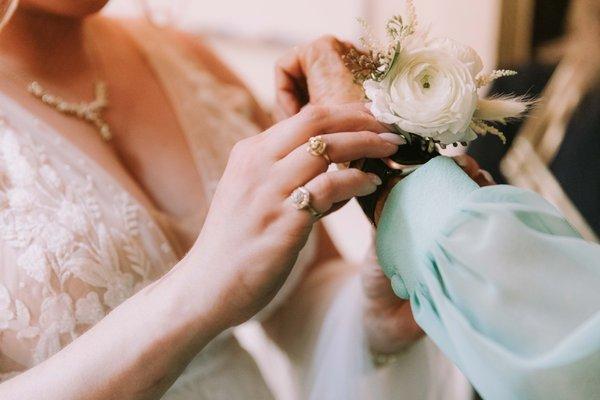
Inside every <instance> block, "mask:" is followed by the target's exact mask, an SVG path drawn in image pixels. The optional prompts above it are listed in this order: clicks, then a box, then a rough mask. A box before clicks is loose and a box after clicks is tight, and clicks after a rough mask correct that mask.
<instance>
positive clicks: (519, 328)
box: [377, 157, 600, 400]
mask: <svg viewBox="0 0 600 400" xmlns="http://www.w3.org/2000/svg"><path fill="white" fill-rule="evenodd" d="M598 206H599V207H600V204H599V205H598ZM377 247H378V255H379V258H380V262H381V265H382V266H383V268H384V270H385V272H386V274H387V275H388V276H389V277H390V278H391V280H392V286H393V288H394V291H395V292H396V294H398V295H399V296H400V297H403V298H409V299H410V300H411V304H412V309H413V313H414V316H415V319H416V321H417V322H418V323H419V325H420V326H421V327H422V328H423V329H424V330H425V332H426V333H427V334H428V335H429V337H430V338H431V339H432V340H433V341H434V342H435V343H436V344H437V345H438V346H439V347H440V348H441V349H442V350H443V351H444V352H445V353H446V355H447V356H448V357H449V358H451V359H452V361H453V362H454V363H456V364H457V366H458V367H459V368H460V369H461V370H462V371H463V373H464V374H465V375H466V376H467V378H468V379H469V380H470V381H471V383H472V384H473V386H475V388H476V389H477V390H478V391H479V392H480V393H481V395H482V396H483V398H484V399H486V400H495V399H498V400H507V399H528V400H529V399H540V400H541V399H544V400H549V399H569V400H575V399H586V400H588V399H600V246H599V245H597V244H593V243H589V242H586V241H585V240H583V239H582V238H581V237H580V236H579V235H578V233H577V232H576V231H575V230H574V229H573V228H571V226H570V225H569V224H568V223H567V222H566V221H565V219H564V218H563V217H562V216H561V215H560V213H559V212H558V211H557V210H556V209H555V208H554V207H552V206H551V205H550V204H548V203H547V202H546V201H545V200H543V199H542V198H541V197H540V196H538V195H537V194H535V193H532V192H529V191H525V190H521V189H517V188H514V187H511V186H493V187H487V188H479V187H478V185H476V184H475V183H474V182H473V181H471V180H470V179H469V178H468V177H467V175H466V174H465V173H464V172H463V171H462V170H461V169H460V168H459V167H458V166H456V164H455V163H454V162H453V161H452V160H451V159H447V158H444V157H439V158H436V159H434V160H432V161H430V162H429V163H428V164H426V165H424V166H423V167H421V168H420V169H419V170H417V171H416V172H414V173H413V174H411V175H410V176H409V177H408V178H406V179H404V180H403V181H402V182H401V183H399V184H398V185H396V187H394V189H393V191H392V193H391V194H390V196H389V198H388V200H387V202H386V205H385V208H384V211H383V214H382V217H381V219H380V222H379V228H378V233H377Z"/></svg>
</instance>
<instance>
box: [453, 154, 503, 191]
mask: <svg viewBox="0 0 600 400" xmlns="http://www.w3.org/2000/svg"><path fill="white" fill-rule="evenodd" d="M454 161H456V163H457V164H458V166H459V167H461V168H462V169H463V171H465V173H466V174H467V175H469V177H470V178H471V179H473V180H474V181H475V183H477V184H478V185H479V186H481V187H484V186H491V185H495V184H496V182H494V178H493V177H492V175H491V174H490V173H489V172H487V171H485V170H483V169H481V167H480V166H479V164H478V163H477V161H475V159H474V158H473V157H471V156H469V155H466V154H465V155H460V156H456V157H454Z"/></svg>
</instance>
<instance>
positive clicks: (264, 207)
mask: <svg viewBox="0 0 600 400" xmlns="http://www.w3.org/2000/svg"><path fill="white" fill-rule="evenodd" d="M384 131H385V127H383V126H382V125H381V124H379V123H378V122H377V121H376V120H375V119H374V118H373V116H372V115H370V114H369V113H368V112H367V110H366V109H365V108H364V105H363V104H361V103H356V104H346V105H340V106H330V107H324V106H321V107H316V106H309V107H305V108H304V109H303V110H302V112H300V113H299V114H297V115H295V116H294V117H292V118H289V119H287V120H284V121H282V122H280V123H278V124H276V125H274V126H273V127H272V128H270V129H268V130H267V131H265V132H263V133H262V134H260V135H257V136H255V137H251V138H248V139H246V140H243V141H241V142H240V143H238V144H237V145H236V146H235V148H234V149H233V151H232V152H231V155H230V160H229V163H228V165H227V168H226V170H225V173H224V175H223V178H222V180H221V182H220V183H219V186H218V188H217V191H216V193H215V196H214V199H213V202H212V205H211V208H210V210H209V213H208V215H207V218H206V222H205V224H204V228H203V230H202V232H201V234H200V236H199V238H198V241H197V242H196V244H195V245H194V247H193V249H192V250H191V254H190V256H191V257H194V259H198V260H202V262H201V263H200V264H198V265H203V266H211V267H210V268H211V274H213V275H214V276H212V277H211V282H212V284H213V287H215V293H219V298H220V299H227V301H226V302H224V301H218V299H215V303H216V307H217V308H219V309H220V310H219V311H220V312H219V315H222V316H231V317H228V319H227V320H226V321H225V322H226V323H227V325H229V326H231V325H235V324H237V323H240V322H243V321H244V320H246V319H248V318H250V317H252V315H254V314H255V313H256V312H257V311H259V310H260V309H261V308H262V307H264V306H265V305H266V304H267V303H268V302H269V301H270V300H271V299H272V297H273V296H274V295H275V293H276V292H277V291H278V289H279V288H280V286H281V284H282V283H283V282H284V281H285V279H286V277H287V275H288V273H289V272H290V269H291V268H292V266H293V265H294V262H295V260H296V258H297V256H298V253H299V251H300V250H301V249H302V247H303V246H304V245H305V243H306V240H307V239H308V235H309V233H310V231H311V228H312V226H313V224H314V223H315V222H316V221H317V220H318V218H320V217H321V216H322V215H327V214H328V213H331V212H333V211H334V210H336V209H337V208H339V207H340V206H341V205H343V204H344V203H345V202H347V201H348V200H350V199H352V198H353V197H355V196H364V195H367V194H370V193H373V192H374V191H375V190H376V188H377V186H378V185H380V184H381V181H380V179H379V178H378V177H377V176H375V175H371V174H367V173H365V172H362V171H360V170H358V169H344V170H337V171H328V166H329V164H330V163H346V162H349V161H353V160H357V159H362V158H382V157H388V156H390V155H391V154H394V153H395V152H396V151H397V145H396V144H395V143H393V139H394V137H395V136H397V135H392V134H386V133H384ZM224 318H225V317H224Z"/></svg>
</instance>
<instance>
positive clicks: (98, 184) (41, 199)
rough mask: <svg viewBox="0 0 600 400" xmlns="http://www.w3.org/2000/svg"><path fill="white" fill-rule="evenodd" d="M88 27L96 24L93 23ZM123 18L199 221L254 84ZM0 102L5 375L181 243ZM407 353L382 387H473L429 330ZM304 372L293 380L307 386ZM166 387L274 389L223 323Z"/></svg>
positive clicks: (37, 124) (448, 391) (132, 288)
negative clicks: (170, 119) (212, 68)
mask: <svg viewBox="0 0 600 400" xmlns="http://www.w3.org/2000/svg"><path fill="white" fill-rule="evenodd" d="M90 29H91V30H92V33H94V30H95V29H102V25H101V24H99V25H98V26H91V27H90ZM127 30H128V32H129V33H130V35H131V37H132V38H133V39H134V40H135V42H136V43H137V44H138V46H139V48H140V50H141V51H142V53H143V54H144V55H145V56H146V57H147V61H148V62H149V64H150V65H151V67H152V68H153V70H154V72H155V73H156V75H157V77H158V78H159V79H160V82H161V84H162V85H163V88H164V90H165V92H166V93H167V95H168V97H169V99H170V101H171V103H172V106H173V109H174V110H175V112H176V114H177V117H178V122H179V123H180V126H181V128H182V130H183V132H184V133H185V136H186V139H187V141H188V144H189V148H190V150H191V152H192V154H193V155H194V159H195V162H196V167H197V170H198V172H199V175H200V177H201V179H202V184H203V191H204V202H202V203H201V204H198V212H199V216H200V218H199V220H200V221H203V219H204V216H205V213H206V212H207V209H208V205H209V202H210V199H211V198H212V195H213V192H214V189H215V187H216V184H217V182H218V180H219V178H220V176H221V173H222V172H223V168H224V167H225V165H226V162H227V158H228V154H229V151H230V149H231V147H232V146H233V144H234V143H235V142H236V141H238V140H239V139H242V138H244V137H247V136H250V135H253V134H256V133H257V132H258V131H259V128H258V127H257V126H256V125H255V124H254V123H253V122H252V119H251V113H252V111H251V110H252V107H251V104H252V101H251V98H250V97H249V95H248V94H247V93H246V92H245V91H243V90H242V89H239V88H237V87H234V86H230V85H227V84H224V83H223V82H220V81H218V80H217V79H216V78H215V77H214V76H213V75H211V73H210V72H209V71H208V69H207V68H205V66H204V65H202V63H201V62H199V61H197V60H196V58H195V57H191V56H189V55H188V54H187V50H186V49H184V48H183V47H182V46H181V47H180V46H179V45H178V44H177V43H174V41H173V40H171V39H172V37H171V35H169V34H166V33H165V32H163V31H162V30H161V29H158V28H155V27H151V26H145V25H140V24H137V23H132V24H128V28H127ZM0 110H1V116H0V121H1V124H0V373H1V374H2V375H1V379H3V380H5V379H9V378H10V377H12V376H14V375H16V374H18V373H20V372H22V371H24V370H26V369H28V368H31V367H33V366H35V365H36V364H38V363H40V362H42V361H44V360H46V359H47V358H49V357H50V356H52V355H53V354H55V353H56V352H58V351H60V350H61V349H62V348H63V347H65V346H66V345H68V344H69V343H70V342H71V341H73V340H74V339H76V338H77V337H78V336H79V335H81V334H82V333H84V332H85V331H86V330H87V329H89V328H90V327H91V326H93V325H94V324H95V323H96V322H98V321H99V320H100V319H101V318H103V317H104V316H105V315H106V314H107V313H108V312H110V311H111V310H112V309H114V308H115V307H116V306H118V305H119V304H120V303H122V302H123V301H124V300H126V299H127V298H128V297H130V296H131V295H132V294H134V293H135V292H136V291H137V290H139V289H140V288H142V287H143V286H145V285H147V284H148V283H150V282H152V281H154V280H155V279H157V278H158V277H160V276H161V275H162V274H164V273H165V272H167V271H168V270H169V269H170V268H171V267H172V266H173V265H174V264H175V263H176V262H177V261H178V259H179V258H180V257H181V256H182V254H181V251H180V250H179V249H181V248H183V246H182V245H181V244H180V243H178V242H177V236H176V235H173V234H171V232H170V229H169V221H168V219H166V218H164V216H163V215H162V214H161V213H159V212H158V210H155V209H151V208H150V207H149V206H144V205H142V204H141V203H140V202H139V201H137V200H136V199H135V198H134V197H133V196H132V195H131V194H130V193H129V192H128V191H127V190H126V188H125V187H124V186H122V185H120V183H119V182H118V181H117V180H116V179H114V178H112V177H111V176H110V175H109V174H108V173H107V172H106V170H104V169H102V168H101V167H100V166H99V165H98V164H96V163H95V162H94V161H93V160H92V158H91V157H88V156H86V155H85V154H84V153H83V152H82V151H80V150H79V149H78V148H77V147H75V146H73V145H71V144H70V143H69V142H68V141H66V140H65V139H63V138H61V135H60V133H59V132H57V131H55V130H54V129H53V128H52V127H50V126H48V125H47V124H45V123H44V122H42V121H40V120H38V119H37V118H36V117H35V116H34V115H32V114H31V113H29V112H28V111H27V110H26V109H24V108H23V107H22V106H21V105H19V104H18V103H16V102H15V101H13V100H11V99H10V98H8V97H6V96H5V95H2V94H0ZM314 258H315V246H314V239H313V238H311V239H309V243H308V244H307V246H306V247H305V249H304V250H303V251H302V252H301V254H300V257H299V258H298V262H297V265H296V267H295V268H294V270H293V272H292V275H291V276H290V277H289V279H288V281H287V282H286V284H285V285H284V287H283V288H282V290H281V291H280V293H279V294H278V295H277V297H276V298H275V299H274V301H273V302H272V303H271V304H270V305H269V306H268V307H267V309H265V310H264V311H263V312H262V313H261V314H260V315H259V316H258V317H257V318H259V319H260V318H264V317H266V316H267V315H268V314H269V313H270V312H271V311H272V310H273V309H274V308H275V307H278V306H279V305H280V304H281V303H282V302H283V300H284V299H285V298H286V297H287V296H288V295H289V294H290V292H291V291H292V290H293V289H294V288H295V286H296V284H297V282H298V281H299V279H300V278H301V277H302V275H303V274H304V271H305V270H306V267H307V266H308V265H310V264H311V263H312V262H313V261H314ZM321 284H323V282H321ZM343 293H344V295H343V296H342V297H340V298H339V300H338V301H336V304H338V306H337V307H334V308H332V309H331V310H330V312H329V313H328V317H327V318H330V317H329V316H331V315H333V317H335V318H338V317H341V318H346V317H345V316H344V315H343V314H341V313H340V312H339V311H340V310H342V311H343V310H347V311H348V312H350V313H351V315H347V316H348V318H349V321H351V322H352V325H351V327H349V329H352V330H356V331H357V332H358V331H359V330H360V329H361V328H362V322H361V319H360V316H361V315H362V314H361V313H362V310H361V309H360V307H356V303H355V302H356V301H360V298H361V291H360V288H358V287H356V286H354V287H353V289H352V290H351V291H350V292H348V291H345V292H343ZM318 300H319V299H314V300H313V301H318ZM340 302H341V303H340ZM346 302H347V307H345V306H344V304H346ZM326 307H327V304H325V303H324V304H323V308H326ZM325 327H332V325H331V324H330V323H326V325H325ZM333 328H334V329H328V328H326V329H323V331H322V332H321V335H322V337H323V338H324V339H323V340H326V341H328V340H329V341H330V343H337V342H339V341H338V340H337V339H339V338H342V337H344V335H347V333H348V332H345V331H340V330H339V329H335V328H336V327H335V326H333ZM320 330H321V324H320V323H317V324H316V325H315V326H314V327H313V326H311V327H307V328H306V329H303V331H302V332H298V334H302V335H306V336H309V337H312V336H317V335H318V334H319V332H320ZM328 337H329V338H330V339H327V338H328ZM356 337H360V336H351V337H350V339H352V340H354V339H355V338H356ZM424 343H425V344H424ZM349 349H351V350H352V352H348V353H347V356H349V357H352V354H354V353H355V352H359V353H361V354H362V353H363V352H364V349H365V344H364V343H363V342H362V341H361V340H359V341H352V342H351V346H350V347H349ZM313 350H314V349H313V348H310V349H303V350H302V351H303V352H312V351H313ZM324 350H325V355H324V356H325V357H327V354H331V352H333V353H334V354H337V353H336V348H331V349H328V348H325V349H324ZM407 354H409V355H408V356H407V357H406V358H405V359H403V361H402V362H401V363H399V364H398V365H397V366H395V367H394V368H390V369H388V370H387V372H386V373H384V374H386V376H387V378H385V379H384V380H379V381H372V382H373V384H374V385H381V386H380V387H381V388H383V390H392V391H391V392H384V393H390V394H389V395H386V397H390V398H407V399H408V398H413V397H411V396H412V395H410V393H413V392H414V393H421V394H423V397H421V398H423V399H466V398H468V394H467V390H468V389H465V388H466V386H465V383H464V380H463V379H462V378H461V377H460V376H458V375H457V374H456V373H455V372H453V373H450V372H448V371H450V369H451V366H450V365H449V363H448V361H447V360H445V359H444V358H443V357H442V356H441V355H440V353H439V351H438V350H437V349H436V348H435V347H434V346H433V345H432V344H431V343H429V342H427V341H422V342H421V343H419V344H417V345H415V346H413V347H412V348H411V350H410V351H409V352H408V353H407ZM318 359H320V358H319V357H318V356H317V360H318ZM337 365H339V364H337ZM74 367H76V366H74ZM341 367H343V365H342V366H341ZM355 367H356V368H355V369H354V370H355V371H362V370H361V369H360V368H361V367H360V366H358V365H356V366H355ZM303 370H306V368H305V367H304V366H303ZM415 376H418V377H420V378H419V379H413V378H414V377H415ZM359 378H360V377H359ZM333 379H334V381H333V382H335V379H336V378H335V377H333ZM434 382H435V383H434ZM456 385H458V386H460V387H461V389H460V390H455V389H454V387H455V386H456ZM300 386H301V387H300V388H298V390H297V393H307V392H308V391H309V390H310V387H311V385H308V384H305V383H304V382H303V383H301V385H300ZM338 388H339V386H338ZM330 393H333V395H334V396H335V392H330ZM340 393H343V391H342V392H338V394H340ZM458 393H461V395H458ZM403 394H406V396H404V397H401V396H403ZM425 394H427V395H426V396H425ZM298 396H299V397H297V398H305V397H301V396H303V395H301V394H298ZM164 398H165V399H167V400H191V399H194V400H197V399H199V400H202V399H210V400H219V399H223V400H230V399H240V398H244V399H246V398H248V399H259V400H268V399H271V398H273V395H272V393H271V391H270V389H269V388H268V387H267V385H266V383H265V381H264V379H263V376H262V374H261V372H260V371H259V369H258V367H257V365H256V363H255V361H254V359H253V358H252V357H251V356H250V355H249V354H248V353H247V352H246V351H245V350H244V349H243V348H242V347H241V346H240V345H239V344H238V342H237V341H236V339H235V338H234V336H233V335H232V334H231V332H225V333H224V334H222V335H221V336H219V337H218V338H217V339H215V340H214V341H213V342H211V343H210V344H209V345H208V346H207V347H206V348H205V349H204V350H203V351H202V352H201V353H200V354H199V355H198V356H197V357H196V358H195V359H194V360H193V361H192V362H191V364H190V365H189V366H188V368H187V369H186V371H185V372H184V374H183V375H182V376H181V377H180V378H179V379H178V380H177V382H176V383H175V384H174V385H173V387H172V388H171V389H170V390H169V391H168V392H167V394H166V395H165V396H164ZM334 398H335V397H334ZM337 398H339V396H338V397H337ZM365 398H367V397H365ZM371 398H373V397H371Z"/></svg>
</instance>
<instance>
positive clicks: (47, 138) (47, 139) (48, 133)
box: [0, 92, 182, 259]
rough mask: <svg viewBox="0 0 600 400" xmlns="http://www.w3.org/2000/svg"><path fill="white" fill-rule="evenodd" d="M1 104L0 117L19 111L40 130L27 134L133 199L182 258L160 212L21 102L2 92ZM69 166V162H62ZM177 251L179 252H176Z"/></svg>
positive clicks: (32, 130)
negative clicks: (59, 148) (70, 156)
mask: <svg viewBox="0 0 600 400" xmlns="http://www.w3.org/2000/svg"><path fill="white" fill-rule="evenodd" d="M0 102H1V103H3V104H8V105H9V107H2V108H3V115H0V116H1V117H2V118H3V119H6V120H10V117H9V116H8V115H7V114H8V113H7V112H6V111H7V108H12V109H14V110H18V112H19V113H21V114H22V116H23V117H25V118H26V119H27V120H29V121H31V124H32V125H33V126H34V127H35V128H39V129H28V130H27V134H28V135H31V136H37V137H38V139H41V140H42V141H43V142H44V143H48V144H50V145H51V146H62V147H63V148H65V149H67V152H69V153H71V154H73V159H74V160H83V161H84V163H85V164H87V165H90V166H91V167H92V168H93V169H94V173H95V174H97V175H98V176H99V177H100V178H101V179H102V180H104V181H106V182H108V184H109V185H112V186H113V187H115V188H116V189H117V190H118V191H120V192H122V193H124V194H125V195H127V197H129V198H130V199H131V201H132V202H133V203H134V204H135V205H136V206H137V207H138V208H139V209H140V211H141V214H142V215H143V216H144V218H146V219H147V221H148V222H151V223H152V225H153V226H154V227H155V229H156V232H157V233H158V234H159V236H160V237H161V239H162V240H163V242H164V243H167V244H168V245H169V250H170V252H171V253H172V254H175V255H176V256H177V258H178V259H179V258H181V257H182V254H181V251H179V248H178V246H175V244H174V243H173V241H172V240H171V235H170V234H169V233H168V232H167V231H166V230H165V228H164V226H163V224H161V223H160V220H159V219H158V218H157V217H158V216H159V215H160V211H159V210H155V209H153V208H150V207H148V206H147V205H146V204H145V203H144V202H143V201H141V200H140V199H139V198H138V197H137V196H135V195H134V194H133V193H132V192H131V191H130V190H129V189H128V188H127V187H125V185H123V184H122V183H121V182H120V181H119V180H118V179H117V178H116V177H114V176H113V175H112V174H110V172H108V170H107V169H106V168H105V167H103V166H102V165H100V164H99V163H98V162H97V161H96V160H95V159H94V158H93V157H91V156H90V155H89V154H87V153H86V152H85V151H83V150H82V149H80V148H79V146H77V145H75V144H74V143H72V142H71V141H70V140H68V139H66V138H65V137H64V136H63V135H61V134H60V133H59V132H58V130H57V129H56V128H55V127H53V126H52V125H50V124H49V123H48V122H46V121H44V120H42V119H41V118H39V117H37V116H36V115H34V114H33V113H31V111H29V110H28V109H27V108H26V107H25V106H24V105H23V104H21V102H20V101H18V100H16V99H13V98H11V97H9V96H8V95H6V94H5V93H3V92H0ZM61 162H64V163H66V164H68V160H61ZM176 250H177V251H176Z"/></svg>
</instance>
